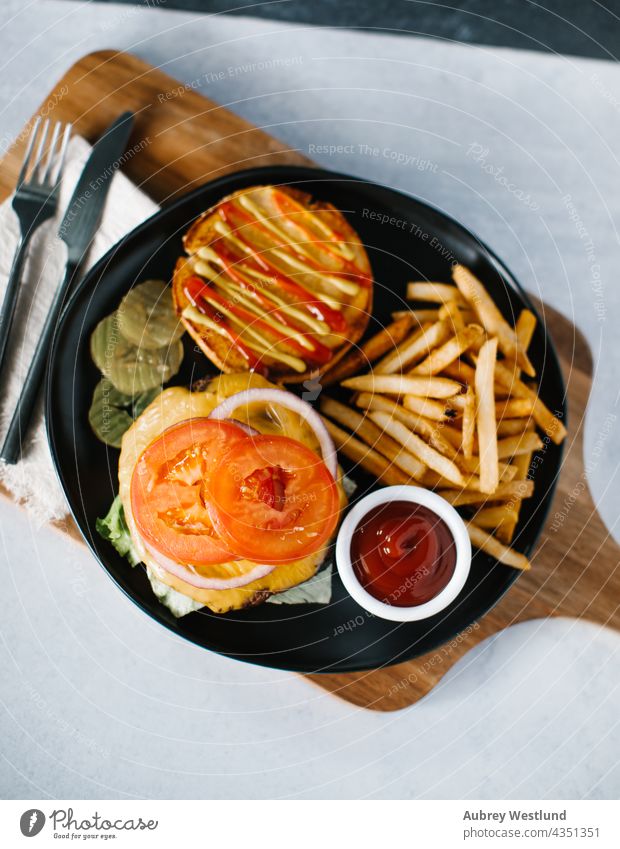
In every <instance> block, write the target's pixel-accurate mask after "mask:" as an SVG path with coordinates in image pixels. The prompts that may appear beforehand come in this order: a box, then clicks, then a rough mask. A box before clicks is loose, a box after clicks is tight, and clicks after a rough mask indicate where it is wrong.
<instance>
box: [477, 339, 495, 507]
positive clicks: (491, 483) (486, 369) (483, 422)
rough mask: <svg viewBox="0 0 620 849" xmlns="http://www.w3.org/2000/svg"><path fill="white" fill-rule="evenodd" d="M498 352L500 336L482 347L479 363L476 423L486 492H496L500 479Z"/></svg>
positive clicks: (482, 484)
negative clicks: (495, 380)
mask: <svg viewBox="0 0 620 849" xmlns="http://www.w3.org/2000/svg"><path fill="white" fill-rule="evenodd" d="M496 355H497V339H496V338H495V339H489V340H488V341H487V342H485V343H484V345H483V346H482V348H481V349H480V354H479V356H478V362H477V365H476V383H475V386H476V401H477V410H476V426H477V429H478V444H479V446H480V449H479V450H480V488H481V489H482V491H483V492H494V490H495V489H496V488H497V485H498V483H499V470H498V467H497V461H498V454H497V425H496V422H495V395H494V391H493V382H494V373H495V358H496Z"/></svg>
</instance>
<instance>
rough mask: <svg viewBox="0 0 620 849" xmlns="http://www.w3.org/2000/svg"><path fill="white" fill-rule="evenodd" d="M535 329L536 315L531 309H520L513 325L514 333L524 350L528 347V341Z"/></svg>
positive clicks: (530, 339)
mask: <svg viewBox="0 0 620 849" xmlns="http://www.w3.org/2000/svg"><path fill="white" fill-rule="evenodd" d="M535 330H536V316H535V315H534V313H533V312H532V311H531V310H521V312H520V313H519V318H518V319H517V323H516V325H515V333H516V334H517V339H518V340H519V345H520V346H521V347H522V349H523V350H524V351H527V349H528V348H529V347H530V342H531V341H532V338H533V336H534V331H535Z"/></svg>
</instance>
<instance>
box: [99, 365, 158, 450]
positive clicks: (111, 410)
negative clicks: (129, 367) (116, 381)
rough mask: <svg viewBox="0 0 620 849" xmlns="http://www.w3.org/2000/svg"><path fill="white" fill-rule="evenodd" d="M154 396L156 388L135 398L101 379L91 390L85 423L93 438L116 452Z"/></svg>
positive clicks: (106, 379) (156, 392) (105, 378)
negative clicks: (88, 426)
mask: <svg viewBox="0 0 620 849" xmlns="http://www.w3.org/2000/svg"><path fill="white" fill-rule="evenodd" d="M157 395H159V388H158V387H156V388H154V389H148V390H147V391H146V392H141V393H140V394H139V395H138V396H136V397H134V396H132V395H125V394H124V393H123V392H119V391H118V389H116V387H115V386H114V385H113V384H112V383H111V382H110V381H109V380H108V378H107V377H103V378H102V379H101V380H100V381H99V383H98V384H97V386H95V391H94V392H93V400H92V402H91V405H90V410H89V411H88V422H89V424H90V426H91V428H92V429H93V432H94V434H95V436H96V437H97V438H98V439H100V440H101V442H105V444H106V445H111V446H112V447H113V448H120V447H121V440H122V438H123V434H124V433H125V431H126V430H127V429H128V428H130V427H131V425H132V424H133V421H134V419H136V418H137V417H138V416H139V415H140V414H141V413H142V412H143V411H144V410H145V409H146V408H147V407H148V405H149V404H150V403H151V401H152V400H153V399H154V398H156V397H157Z"/></svg>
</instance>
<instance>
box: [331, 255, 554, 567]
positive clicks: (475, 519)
mask: <svg viewBox="0 0 620 849" xmlns="http://www.w3.org/2000/svg"><path fill="white" fill-rule="evenodd" d="M452 277H453V281H454V282H453V283H429V282H419V283H418V282H414V283H409V284H408V287H407V300H409V301H412V302H418V303H423V304H424V305H425V308H424V309H410V310H405V311H402V312H398V313H395V314H394V315H393V319H394V320H393V323H392V324H390V325H389V326H388V327H385V328H384V329H383V330H382V331H381V332H380V333H378V334H377V335H376V336H374V337H372V338H371V339H370V340H368V341H367V342H366V343H365V344H364V345H363V346H361V347H360V348H358V349H357V350H356V351H354V352H353V353H352V354H350V355H349V356H348V357H347V358H345V359H343V360H342V361H341V362H340V363H339V364H338V365H337V366H335V368H334V369H333V370H332V372H330V373H329V376H328V381H326V382H329V383H330V384H334V383H340V385H341V386H343V387H345V388H347V389H350V390H352V391H353V393H354V394H353V404H349V405H347V404H342V403H340V402H339V401H336V400H335V399H332V398H328V397H325V396H324V397H323V398H322V400H321V412H322V414H323V417H324V420H325V423H326V425H327V428H328V430H329V432H330V433H331V435H332V437H333V439H334V441H335V442H336V445H337V447H338V448H339V450H340V451H342V453H343V454H345V455H346V456H347V457H348V458H349V459H351V460H353V461H354V462H355V463H359V464H360V465H361V466H362V467H363V468H364V469H366V470H367V471H368V472H370V473H372V474H373V475H375V476H376V477H377V478H379V479H380V480H381V481H382V483H385V484H386V485H392V484H403V483H415V484H417V485H421V486H425V487H427V488H432V489H434V490H436V491H438V492H439V494H440V495H442V496H443V497H444V498H446V499H447V500H448V501H449V502H450V503H451V504H453V505H454V506H455V507H458V508H462V512H463V513H464V518H465V521H466V524H467V528H468V531H469V535H470V538H471V541H472V545H473V546H475V547H476V548H480V549H482V550H483V551H485V552H487V553H488V554H490V555H491V556H492V557H494V558H495V559H496V560H498V561H499V562H501V563H504V564H506V565H508V566H512V567H514V568H516V569H529V568H530V563H529V561H528V559H527V558H526V557H525V556H524V555H523V554H521V553H519V552H517V551H515V550H514V549H513V548H511V547H510V544H511V543H512V541H513V537H514V533H515V529H516V527H517V523H518V521H519V512H520V509H521V502H522V500H523V499H524V498H529V497H531V496H532V495H533V492H534V482H533V481H532V480H530V479H529V477H528V474H529V470H530V466H531V462H532V456H533V454H534V452H536V451H539V450H541V449H542V448H543V441H542V439H541V436H540V434H542V435H543V437H545V438H547V439H549V440H551V441H552V442H554V443H557V444H559V443H561V442H562V440H563V439H564V438H565V436H566V429H565V428H564V425H563V424H562V422H561V421H560V419H558V418H557V417H556V416H554V415H553V413H552V412H551V411H550V410H549V409H548V408H547V407H546V406H545V405H544V404H543V402H542V401H541V400H540V398H539V397H538V394H537V390H536V385H535V383H534V382H533V381H528V378H535V377H536V372H535V370H534V368H533V366H532V363H531V362H530V359H529V357H528V353H527V352H528V348H529V345H530V341H531V339H532V336H533V334H534V330H535V327H536V318H535V316H534V315H533V313H532V312H530V311H529V310H523V311H522V312H521V314H520V315H519V317H518V320H517V321H516V324H515V326H514V327H512V326H511V325H510V324H509V323H508V322H507V321H506V319H505V318H504V317H503V316H502V314H501V313H500V311H499V309H498V308H497V306H496V305H495V303H494V301H493V300H492V298H491V296H490V295H489V293H488V292H487V290H486V289H485V287H484V286H483V284H482V283H481V282H480V281H479V280H478V279H477V278H476V277H475V276H474V275H473V274H472V272H471V271H469V269H467V268H465V267H464V266H462V265H456V266H455V267H454V268H453V272H452ZM427 305H428V308H426V307H427ZM430 305H433V306H432V308H431V306H430ZM369 366H370V367H371V370H370V371H369V373H367V374H361V375H360V374H358V373H359V371H360V370H365V369H367V368H368V367H369Z"/></svg>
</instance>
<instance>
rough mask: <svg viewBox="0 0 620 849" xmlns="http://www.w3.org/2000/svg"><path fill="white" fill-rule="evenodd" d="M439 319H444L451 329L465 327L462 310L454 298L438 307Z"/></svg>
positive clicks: (455, 329)
mask: <svg viewBox="0 0 620 849" xmlns="http://www.w3.org/2000/svg"><path fill="white" fill-rule="evenodd" d="M439 319H440V320H441V321H445V322H446V324H447V325H448V327H450V328H451V330H452V331H454V332H456V331H457V330H462V329H463V327H465V324H466V322H465V319H464V318H463V310H461V308H460V306H459V302H458V301H457V300H456V298H455V299H454V300H453V301H448V303H447V304H444V305H443V306H442V307H440V309H439Z"/></svg>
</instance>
